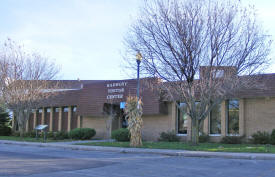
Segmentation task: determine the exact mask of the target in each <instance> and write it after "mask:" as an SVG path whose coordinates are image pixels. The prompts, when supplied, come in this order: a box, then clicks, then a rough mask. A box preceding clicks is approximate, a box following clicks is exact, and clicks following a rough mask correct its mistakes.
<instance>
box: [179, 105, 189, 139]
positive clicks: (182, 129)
mask: <svg viewBox="0 0 275 177" xmlns="http://www.w3.org/2000/svg"><path fill="white" fill-rule="evenodd" d="M187 121H188V120H187V106H186V104H185V103H180V104H179V108H178V133H179V134H187Z"/></svg>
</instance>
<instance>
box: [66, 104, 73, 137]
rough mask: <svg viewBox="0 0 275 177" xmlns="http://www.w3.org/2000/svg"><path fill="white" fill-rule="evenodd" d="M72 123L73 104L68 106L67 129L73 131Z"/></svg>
mask: <svg viewBox="0 0 275 177" xmlns="http://www.w3.org/2000/svg"><path fill="white" fill-rule="evenodd" d="M71 123H72V106H69V107H68V127H67V131H68V132H69V131H71Z"/></svg>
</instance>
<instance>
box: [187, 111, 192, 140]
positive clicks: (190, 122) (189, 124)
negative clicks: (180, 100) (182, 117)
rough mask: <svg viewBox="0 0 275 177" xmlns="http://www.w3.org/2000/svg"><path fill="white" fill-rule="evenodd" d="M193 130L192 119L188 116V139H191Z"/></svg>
mask: <svg viewBox="0 0 275 177" xmlns="http://www.w3.org/2000/svg"><path fill="white" fill-rule="evenodd" d="M187 112H189V110H188V108H187ZM191 132H192V119H191V117H190V116H188V118H187V140H188V141H191V134H192V133H191Z"/></svg>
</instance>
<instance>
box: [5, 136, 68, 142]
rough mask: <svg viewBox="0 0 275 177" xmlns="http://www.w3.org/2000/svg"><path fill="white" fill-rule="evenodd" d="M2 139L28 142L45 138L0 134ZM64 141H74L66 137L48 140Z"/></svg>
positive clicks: (48, 140)
mask: <svg viewBox="0 0 275 177" xmlns="http://www.w3.org/2000/svg"><path fill="white" fill-rule="evenodd" d="M0 140H12V141H27V142H43V138H41V137H40V138H39V139H38V140H37V139H36V138H31V137H23V138H21V137H18V136H0ZM62 141H72V140H71V139H65V140H53V139H50V138H48V139H47V142H62Z"/></svg>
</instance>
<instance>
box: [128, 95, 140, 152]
mask: <svg viewBox="0 0 275 177" xmlns="http://www.w3.org/2000/svg"><path fill="white" fill-rule="evenodd" d="M141 106H142V103H141V100H138V99H137V97H131V96H129V97H128V98H127V101H126V106H125V113H126V118H127V119H128V129H129V131H130V135H131V136H130V146H132V147H140V146H142V139H141V128H142V125H143V121H142V118H141V116H142V107H141Z"/></svg>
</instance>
